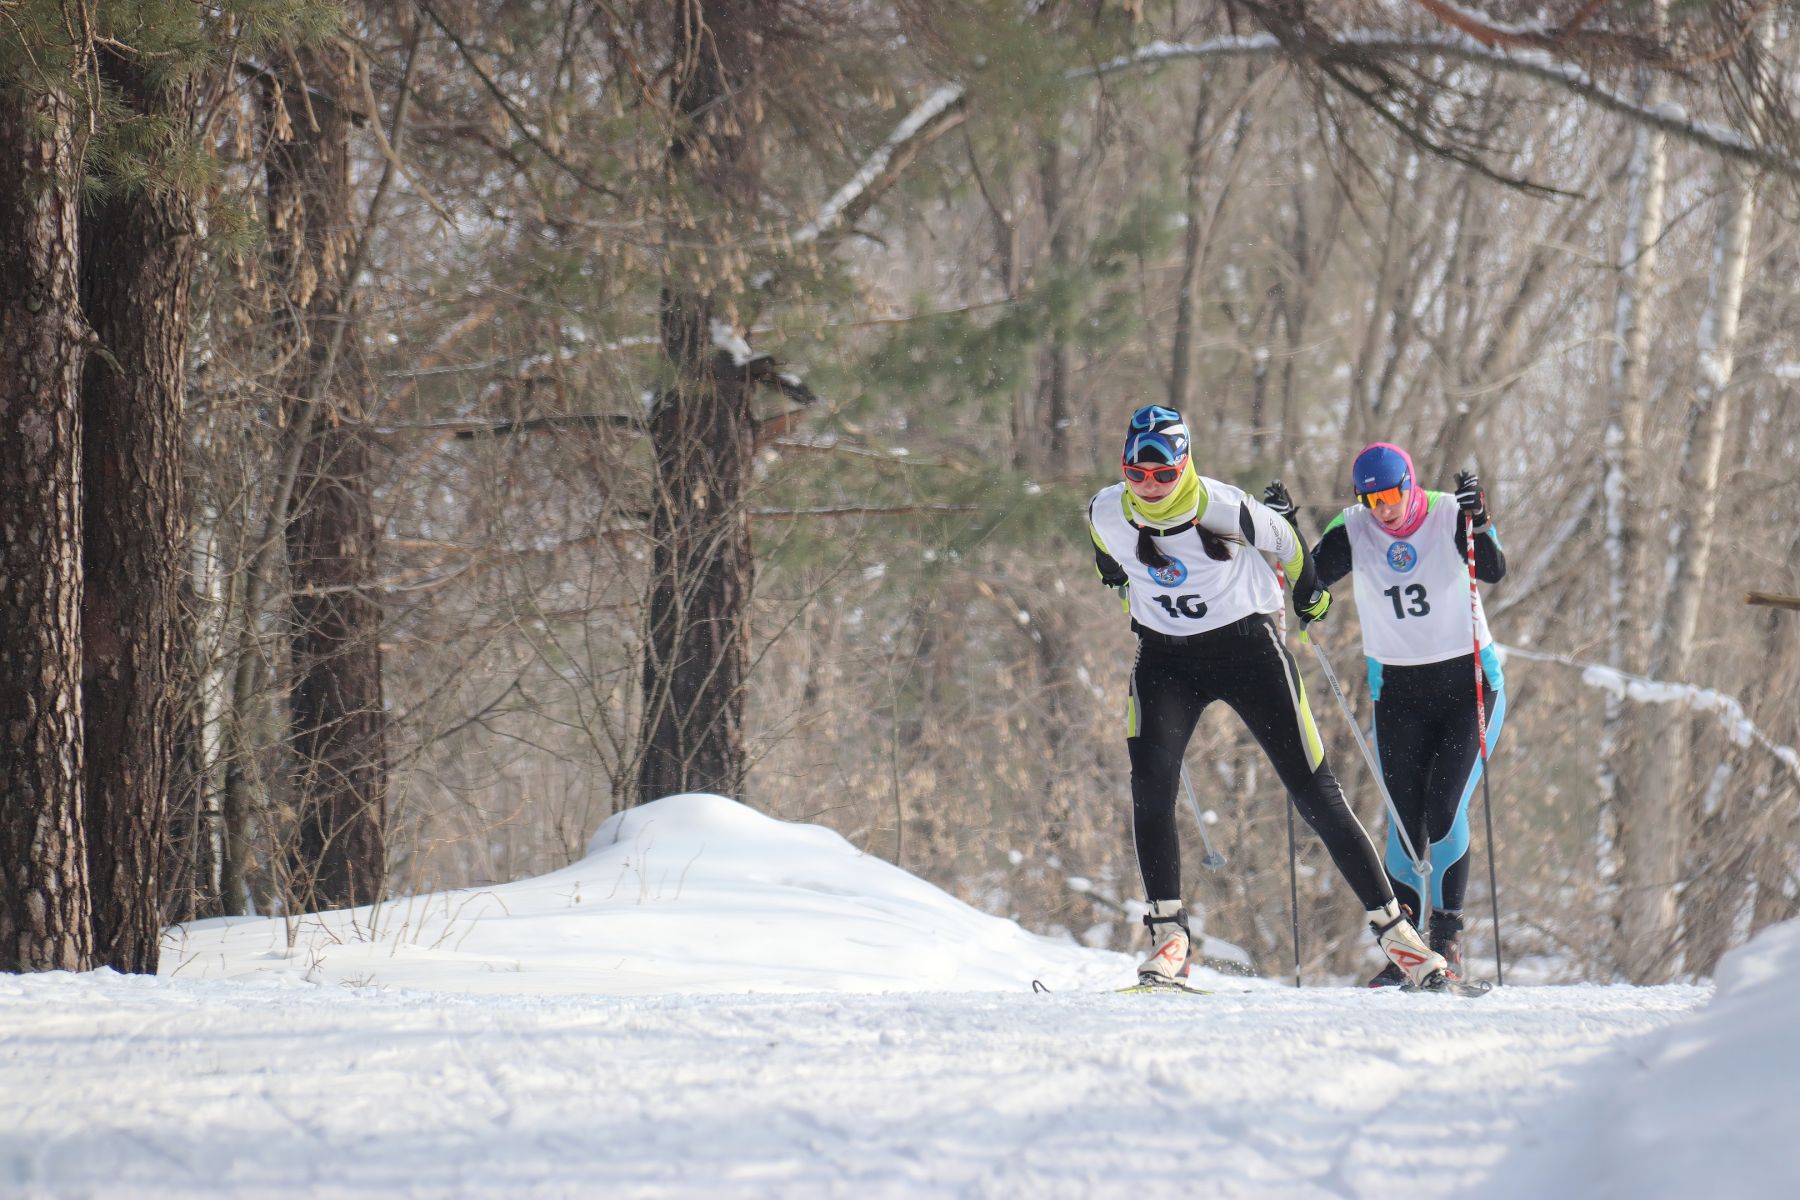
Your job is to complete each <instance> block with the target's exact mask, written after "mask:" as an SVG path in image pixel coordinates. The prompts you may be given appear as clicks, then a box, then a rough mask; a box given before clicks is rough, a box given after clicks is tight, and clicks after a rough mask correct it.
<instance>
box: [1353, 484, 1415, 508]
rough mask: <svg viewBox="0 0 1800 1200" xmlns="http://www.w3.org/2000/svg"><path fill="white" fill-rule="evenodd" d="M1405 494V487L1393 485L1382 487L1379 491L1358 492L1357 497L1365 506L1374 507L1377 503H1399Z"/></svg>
mask: <svg viewBox="0 0 1800 1200" xmlns="http://www.w3.org/2000/svg"><path fill="white" fill-rule="evenodd" d="M1404 495H1406V489H1405V488H1403V487H1391V488H1382V489H1381V490H1380V491H1379V492H1358V493H1357V494H1356V498H1357V500H1359V501H1360V502H1361V503H1362V505H1363V507H1364V508H1374V507H1375V506H1376V505H1377V504H1398V503H1400V498H1401V497H1402V496H1404Z"/></svg>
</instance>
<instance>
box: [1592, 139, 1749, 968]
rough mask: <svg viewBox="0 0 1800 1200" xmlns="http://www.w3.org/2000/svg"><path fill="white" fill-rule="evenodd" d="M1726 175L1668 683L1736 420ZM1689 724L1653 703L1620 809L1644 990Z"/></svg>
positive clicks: (1692, 419) (1628, 944)
mask: <svg viewBox="0 0 1800 1200" xmlns="http://www.w3.org/2000/svg"><path fill="white" fill-rule="evenodd" d="M1723 169H1724V171H1725V174H1726V175H1727V177H1728V180H1727V186H1726V188H1725V192H1724V195H1723V196H1722V197H1721V199H1720V205H1721V208H1722V211H1721V214H1720V219H1719V229H1718V239H1717V243H1716V251H1715V254H1714V262H1713V275H1712V278H1711V280H1710V281H1709V286H1708V289H1707V290H1708V295H1707V308H1706V314H1705V316H1704V318H1703V320H1702V326H1701V330H1700V339H1699V341H1700V367H1699V385H1698V387H1697V388H1696V390H1695V395H1694V400H1693V403H1692V405H1691V406H1690V407H1689V410H1688V423H1687V436H1686V437H1685V438H1684V439H1683V442H1682V451H1681V464H1680V469H1679V472H1678V477H1677V489H1678V494H1679V495H1680V496H1681V497H1682V502H1681V504H1680V505H1679V506H1678V507H1677V509H1676V512H1677V518H1676V525H1675V529H1674V530H1672V531H1671V536H1670V538H1669V546H1670V553H1669V563H1668V567H1667V568H1666V570H1665V578H1669V579H1671V580H1672V581H1673V582H1672V586H1671V587H1670V589H1669V594H1668V598H1667V600H1666V602H1665V605H1664V610H1663V616H1662V619H1661V620H1660V621H1659V622H1658V623H1657V629H1656V643H1655V645H1654V647H1653V652H1652V655H1651V660H1650V667H1651V675H1652V677H1653V678H1657V679H1664V680H1669V681H1680V680H1685V679H1686V677H1687V674H1688V670H1689V667H1690V666H1691V665H1692V662H1693V649H1694V637H1695V633H1696V631H1697V629H1698V625H1699V616H1700V605H1701V602H1702V600H1703V599H1704V598H1705V593H1706V580H1707V571H1708V567H1709V566H1710V563H1711V557H1712V545H1713V540H1714V535H1715V531H1716V527H1717V515H1718V508H1719V464H1720V460H1721V458H1722V457H1723V453H1724V448H1725V431H1726V428H1727V426H1728V424H1729V421H1730V416H1731V401H1732V394H1731V391H1730V383H1731V377H1732V370H1733V366H1734V362H1735V358H1736V352H1737V329H1738V316H1739V313H1740V311H1741V309H1742V306H1743V297H1744V274H1745V268H1746V264H1747V262H1748V259H1749V245H1750V227H1751V223H1752V219H1753V217H1754V213H1755V193H1754V191H1753V188H1752V184H1751V181H1750V180H1748V179H1746V178H1744V177H1743V175H1742V173H1741V172H1738V171H1735V170H1733V169H1731V168H1729V167H1726V168H1723ZM1692 723H1693V714H1692V713H1691V712H1690V711H1689V710H1688V709H1687V708H1686V707H1685V706H1683V705H1679V704H1658V705H1653V706H1648V711H1647V712H1646V714H1645V719H1644V721H1643V727H1644V730H1645V734H1646V736H1645V740H1644V743H1643V750H1642V758H1643V769H1642V772H1641V774H1640V775H1639V776H1638V778H1639V779H1640V781H1641V782H1640V783H1639V784H1638V786H1637V788H1636V790H1635V793H1634V794H1633V795H1632V796H1631V799H1630V804H1629V805H1621V806H1620V808H1619V824H1620V837H1619V846H1620V850H1621V861H1620V883H1621V890H1620V894H1619V898H1618V903H1619V920H1618V928H1619V936H1620V945H1619V953H1620V962H1621V964H1622V965H1623V967H1624V969H1625V971H1626V973H1627V974H1628V975H1629V976H1630V977H1631V979H1632V980H1634V981H1635V982H1638V983H1653V982H1661V981H1663V980H1666V979H1667V978H1669V976H1670V974H1671V971H1672V969H1673V966H1674V963H1675V959H1676V954H1677V947H1676V939H1675V934H1676V929H1677V925H1678V913H1677V910H1676V900H1677V896H1678V887H1679V884H1680V882H1681V879H1680V876H1681V860H1682V854H1683V852H1684V851H1685V850H1686V848H1687V842H1688V839H1689V837H1690V836H1691V834H1692V829H1693V821H1692V812H1691V810H1690V808H1689V806H1688V803H1687V801H1688V797H1689V792H1690V790H1691V788H1692V786H1693V784H1692V782H1691V775H1690V772H1691V768H1692V763H1691V762H1690V761H1689V757H1690V756H1689V737H1690V733H1691V729H1692Z"/></svg>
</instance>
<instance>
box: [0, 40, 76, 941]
mask: <svg viewBox="0 0 1800 1200" xmlns="http://www.w3.org/2000/svg"><path fill="white" fill-rule="evenodd" d="M82 57H83V56H81V55H80V54H77V55H76V56H75V58H76V60H77V61H76V63H75V64H74V67H73V69H71V71H70V76H71V79H70V80H69V81H68V82H71V83H72V81H73V78H76V77H79V76H80V74H81V71H80V65H81V64H80V60H81V58H82ZM74 125H75V122H74V116H73V112H72V108H71V103H70V101H69V98H68V97H67V96H64V95H61V94H58V93H57V92H55V91H50V90H46V91H39V90H35V89H29V88H26V87H22V86H19V85H18V84H17V83H16V82H15V81H14V80H12V79H7V80H5V81H4V82H0V161H3V162H4V163H5V170H3V171H0V230H4V231H5V235H4V236H0V362H3V363H4V364H5V368H4V369H3V370H0V480H3V481H4V485H3V486H0V761H3V762H4V769H0V971H83V970H86V969H87V968H88V967H90V966H91V965H92V957H91V956H92V953H93V933H92V927H91V924H90V921H91V912H90V907H89V894H88V881H87V861H86V858H87V855H86V847H85V838H84V837H83V832H82V800H83V797H82V783H83V766H82V709H81V675H80V664H81V585H82V572H81V387H80V385H81V370H82V363H83V360H84V358H85V357H86V343H87V337H88V332H87V329H86V326H85V325H84V324H83V322H82V319H81V309H80V300H79V282H78V277H77V271H78V267H77V256H78V253H79V246H78V240H79V234H78V231H77V218H76V189H77V186H78V174H79V165H78V158H77V152H76V147H75V133H74Z"/></svg>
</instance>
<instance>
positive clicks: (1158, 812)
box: [1126, 613, 1394, 909]
mask: <svg viewBox="0 0 1800 1200" xmlns="http://www.w3.org/2000/svg"><path fill="white" fill-rule="evenodd" d="M1214 700H1222V701H1224V702H1225V703H1226V704H1227V705H1229V706H1230V707H1231V709H1232V711H1234V712H1236V713H1237V715H1238V716H1239V717H1241V718H1242V719H1243V722H1244V724H1245V726H1247V727H1248V728H1249V730H1250V733H1251V736H1253V737H1255V738H1256V741H1257V744H1258V745H1260V746H1261V747H1262V748H1263V753H1265V754H1267V755H1268V756H1269V762H1270V764H1271V765H1272V766H1273V767H1274V768H1275V773H1276V774H1277V775H1278V776H1280V777H1281V782H1282V784H1283V785H1284V786H1285V787H1286V788H1287V791H1288V796H1289V798H1290V799H1292V801H1293V803H1294V808H1295V810H1296V811H1297V812H1299V814H1300V816H1301V818H1302V819H1303V820H1305V822H1306V823H1307V825H1308V826H1310V827H1311V828H1312V831H1313V832H1314V833H1316V834H1318V835H1319V839H1320V840H1321V841H1323V842H1324V843H1325V848H1326V850H1327V851H1329V852H1330V854H1331V860H1332V862H1334V863H1336V864H1337V869H1338V871H1339V872H1340V873H1341V874H1342V875H1343V876H1344V880H1345V882H1347V883H1348V884H1349V885H1350V888H1351V890H1352V891H1354V892H1355V893H1356V898H1357V900H1358V901H1360V902H1361V904H1362V906H1363V908H1364V909H1376V908H1380V907H1381V906H1382V905H1384V904H1386V903H1387V902H1388V901H1389V900H1391V899H1393V898H1394V893H1393V891H1392V890H1391V889H1390V888H1389V886H1388V881H1387V878H1386V876H1385V874H1384V873H1383V871H1382V869H1381V860H1380V858H1379V857H1378V856H1377V855H1376V853H1375V846H1374V843H1372V842H1371V841H1370V840H1369V835H1368V834H1367V833H1366V832H1365V831H1364V830H1363V827H1362V824H1361V822H1359V821H1358V820H1357V819H1356V814H1355V813H1354V812H1352V811H1351V810H1350V806H1349V805H1348V804H1346V803H1345V802H1344V792H1343V789H1342V788H1340V787H1339V786H1338V781H1337V778H1336V777H1335V776H1334V775H1332V773H1331V767H1330V766H1329V765H1328V764H1327V763H1326V761H1325V748H1324V745H1323V744H1322V743H1321V742H1320V740H1319V733H1318V729H1317V728H1316V727H1315V726H1314V724H1313V718H1312V712H1311V711H1310V709H1309V708H1308V707H1307V703H1306V686H1305V684H1304V683H1302V682H1301V679H1300V671H1299V669H1298V668H1297V667H1296V666H1295V665H1294V659H1293V656H1292V655H1290V654H1289V653H1288V652H1287V648H1286V647H1285V646H1283V645H1282V644H1281V638H1280V636H1279V635H1278V634H1277V633H1276V631H1275V623H1274V621H1273V620H1271V619H1270V618H1269V617H1268V616H1266V615H1264V614H1260V613H1259V614H1257V615H1254V616H1250V617H1246V618H1244V619H1243V620H1241V621H1238V622H1236V623H1234V624H1232V625H1227V626H1225V627H1223V628H1221V629H1215V630H1212V631H1210V632H1207V633H1202V634H1197V635H1195V636H1193V637H1188V638H1183V639H1180V640H1179V641H1177V640H1176V639H1170V638H1165V637H1163V636H1161V635H1158V634H1157V633H1155V631H1153V630H1146V629H1143V628H1141V627H1140V628H1139V629H1138V655H1137V662H1136V664H1135V665H1134V666H1133V668H1132V674H1131V702H1130V708H1129V710H1128V712H1127V715H1126V745H1127V747H1129V749H1130V752H1131V812H1132V829H1133V833H1134V834H1135V836H1136V840H1137V855H1138V869H1139V870H1140V871H1141V872H1142V873H1143V876H1144V894H1145V897H1146V898H1147V899H1149V900H1150V901H1152V902H1155V901H1157V900H1179V899H1181V844H1180V839H1179V836H1178V834H1177V832H1176V826H1175V799H1176V790H1177V789H1178V788H1179V787H1180V786H1181V762H1182V755H1183V753H1184V751H1185V750H1186V749H1187V744H1188V739H1189V738H1190V737H1192V736H1193V732H1194V726H1195V725H1196V724H1197V723H1198V722H1199V720H1200V714H1201V713H1202V712H1203V711H1204V710H1205V708H1206V706H1207V705H1208V704H1211V703H1212V702H1213V701H1214Z"/></svg>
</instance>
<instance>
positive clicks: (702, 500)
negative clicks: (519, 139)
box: [637, 0, 778, 803]
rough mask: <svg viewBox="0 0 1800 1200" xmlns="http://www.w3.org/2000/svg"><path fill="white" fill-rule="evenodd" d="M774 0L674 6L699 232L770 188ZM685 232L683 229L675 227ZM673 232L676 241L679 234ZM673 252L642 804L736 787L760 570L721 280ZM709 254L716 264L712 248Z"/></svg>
mask: <svg viewBox="0 0 1800 1200" xmlns="http://www.w3.org/2000/svg"><path fill="white" fill-rule="evenodd" d="M777 7H778V5H777V4H776V3H774V0H684V2H683V3H681V4H678V5H677V6H676V13H675V16H674V21H675V31H674V32H675V46H674V56H673V62H674V64H675V66H674V75H673V77H672V79H671V80H670V85H669V87H670V98H671V103H672V106H673V108H674V110H675V116H676V120H677V121H678V122H679V128H678V132H677V135H676V136H675V137H674V138H673V139H672V141H671V143H670V146H669V154H668V159H667V165H668V170H669V175H670V178H671V181H672V182H674V183H675V184H676V185H677V186H680V185H682V184H684V183H686V184H690V185H691V184H698V191H699V193H700V196H701V197H702V199H703V202H704V203H706V204H708V205H710V206H712V207H713V209H714V214H713V220H714V221H717V222H721V223H722V225H721V227H720V229H719V230H718V231H717V233H716V234H713V235H708V234H705V233H701V235H700V236H699V237H696V233H697V232H699V231H696V230H695V229H692V228H689V229H685V230H681V231H679V233H680V237H682V238H685V239H688V240H698V241H702V242H704V241H706V240H708V238H709V236H710V237H711V239H712V240H715V241H723V239H724V238H725V237H726V236H732V237H734V238H735V237H741V236H742V235H743V233H744V232H745V231H744V230H743V229H740V228H737V226H738V224H739V223H747V222H749V221H751V219H752V218H753V215H754V206H755V201H756V198H757V195H758V192H759V187H760V176H761V164H760V161H759V156H758V143H759V139H760V131H761V121H762V111H763V109H762V100H761V97H760V95H759V91H760V81H761V70H760V65H759V62H758V56H759V55H760V54H761V53H764V52H766V46H765V44H764V43H765V39H764V35H763V32H762V31H764V30H767V29H773V28H775V27H776V25H775V23H774V22H773V21H772V20H771V18H772V17H773V15H774V13H775V10H776V8H777ZM675 232H677V231H672V233H675ZM672 240H677V239H675V238H672ZM706 261H708V260H707V259H704V258H702V259H701V260H700V261H698V262H681V261H672V262H671V265H670V269H669V272H668V275H667V277H666V278H665V281H664V284H663V292H662V312H661V318H660V326H661V334H662V350H663V355H664V358H665V361H666V364H667V370H668V374H669V379H670V383H669V384H668V386H667V387H665V388H664V389H663V391H662V392H661V394H660V395H659V396H658V398H657V402H656V406H655V409H654V411H653V412H652V414H651V418H650V445H651V453H652V456H653V458H654V461H655V475H654V480H653V484H654V487H655V495H654V497H653V499H652V509H651V519H650V528H651V536H652V539H653V544H654V549H653V551H652V555H651V579H650V591H649V605H648V609H649V618H648V620H649V627H648V630H647V636H646V638H645V652H644V676H643V680H644V686H643V696H644V710H643V718H642V720H643V724H642V732H641V734H640V746H641V757H640V760H639V765H638V789H637V792H638V802H639V803H647V802H649V801H651V800H655V799H658V798H660V797H662V796H667V795H671V794H675V793H679V792H688V791H700V790H704V791H713V792H718V793H719V794H721V795H727V796H741V794H742V789H743V783H744V774H745V770H746V766H747V760H746V752H745V746H744V683H745V678H746V676H747V675H748V674H749V669H750V596H751V589H752V586H753V583H754V569H753V566H754V564H753V559H752V554H751V546H750V525H749V520H748V514H747V512H746V511H745V505H744V500H745V495H746V492H747V491H748V489H749V486H750V483H751V466H752V463H753V457H754V448H755V427H754V423H753V420H752V414H751V409H750V399H751V384H750V380H749V377H748V373H747V372H746V371H745V370H744V369H743V365H742V364H741V363H739V362H737V361H736V358H735V357H734V355H733V353H732V351H731V350H730V349H729V348H727V347H725V346H721V345H720V344H719V343H721V342H722V341H724V340H725V335H727V334H729V332H730V330H729V327H728V326H726V325H725V323H724V322H723V320H722V315H723V313H722V306H721V304H720V303H719V297H718V291H719V287H720V285H719V283H718V282H717V281H716V280H715V279H714V277H713V276H712V273H711V271H710V270H709V269H708V268H707V267H706V265H705V263H706ZM711 261H717V257H716V256H715V257H714V258H713V259H712V260H711Z"/></svg>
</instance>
